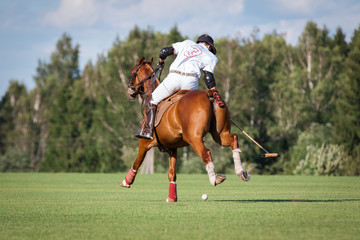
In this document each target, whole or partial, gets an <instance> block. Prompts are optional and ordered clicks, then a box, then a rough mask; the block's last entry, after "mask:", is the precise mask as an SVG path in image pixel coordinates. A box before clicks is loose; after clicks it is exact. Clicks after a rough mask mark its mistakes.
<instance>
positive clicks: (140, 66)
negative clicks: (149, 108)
mask: <svg viewBox="0 0 360 240" xmlns="http://www.w3.org/2000/svg"><path fill="white" fill-rule="evenodd" d="M152 62H153V59H150V60H148V61H145V58H144V57H143V58H141V59H140V60H139V61H138V62H137V63H136V65H135V66H134V67H133V68H132V69H131V71H130V72H131V77H130V80H129V83H128V87H127V89H126V96H127V98H128V99H129V100H134V99H135V97H136V96H137V95H138V94H140V95H141V97H143V96H142V95H144V94H145V91H146V88H147V86H148V84H149V83H147V81H148V80H149V79H151V76H152V74H153V73H154V70H153V69H152V67H151V64H152Z"/></svg>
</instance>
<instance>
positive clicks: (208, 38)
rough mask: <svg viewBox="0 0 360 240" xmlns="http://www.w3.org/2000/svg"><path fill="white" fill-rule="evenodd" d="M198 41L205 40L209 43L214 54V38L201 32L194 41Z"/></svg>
mask: <svg viewBox="0 0 360 240" xmlns="http://www.w3.org/2000/svg"><path fill="white" fill-rule="evenodd" d="M199 42H206V43H207V44H209V45H210V52H212V53H213V54H214V55H215V54H216V48H215V46H214V40H213V39H212V37H210V36H209V35H207V34H203V35H201V36H200V37H199V38H198V40H197V41H196V43H199Z"/></svg>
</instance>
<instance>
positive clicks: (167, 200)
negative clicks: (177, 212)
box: [166, 198, 177, 202]
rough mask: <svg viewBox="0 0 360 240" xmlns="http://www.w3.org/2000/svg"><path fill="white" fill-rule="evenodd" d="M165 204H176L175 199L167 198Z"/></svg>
mask: <svg viewBox="0 0 360 240" xmlns="http://www.w3.org/2000/svg"><path fill="white" fill-rule="evenodd" d="M166 202H177V199H172V198H167V199H166Z"/></svg>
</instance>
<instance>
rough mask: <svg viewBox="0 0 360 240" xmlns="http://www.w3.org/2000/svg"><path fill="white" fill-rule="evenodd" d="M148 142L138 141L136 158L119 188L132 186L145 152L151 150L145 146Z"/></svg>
mask: <svg viewBox="0 0 360 240" xmlns="http://www.w3.org/2000/svg"><path fill="white" fill-rule="evenodd" d="M147 142H148V140H144V139H140V141H139V153H138V156H137V158H136V160H135V162H134V163H133V165H132V167H131V168H130V169H129V171H128V173H127V174H126V176H125V178H124V180H123V181H122V183H121V184H120V186H121V187H127V188H129V187H130V186H131V184H133V182H134V180H135V177H136V174H137V171H138V169H139V167H140V166H141V164H142V162H143V161H144V158H145V155H146V153H147V151H149V149H150V148H151V147H150V146H149V145H148V144H146V143H147Z"/></svg>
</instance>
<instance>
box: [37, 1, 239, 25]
mask: <svg viewBox="0 0 360 240" xmlns="http://www.w3.org/2000/svg"><path fill="white" fill-rule="evenodd" d="M243 9H244V0H230V1H227V2H226V4H224V3H223V2H221V1H217V0H199V1H194V0H171V1H169V0H167V1H166V0H152V1H147V0H141V1H139V2H131V1H127V2H125V1H122V0H103V1H101V0H61V3H60V6H59V7H58V9H56V10H55V11H51V12H48V13H47V14H46V15H45V17H44V19H43V22H44V23H45V24H47V25H50V26H54V27H60V28H64V27H73V26H75V27H78V26H80V27H89V26H92V25H94V24H95V23H106V24H107V25H109V26H113V27H133V26H134V24H146V25H152V24H153V23H154V22H155V23H158V22H164V23H167V22H168V20H169V19H173V20H171V21H174V20H175V19H177V21H181V20H183V19H184V20H185V21H187V20H189V21H191V19H192V18H194V16H195V18H196V16H203V18H206V19H214V18H217V17H222V16H227V15H231V16H234V15H239V14H241V13H242V11H243ZM189 17H190V19H188V18H189ZM171 24H173V23H171Z"/></svg>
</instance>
